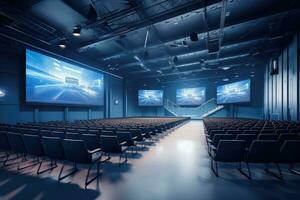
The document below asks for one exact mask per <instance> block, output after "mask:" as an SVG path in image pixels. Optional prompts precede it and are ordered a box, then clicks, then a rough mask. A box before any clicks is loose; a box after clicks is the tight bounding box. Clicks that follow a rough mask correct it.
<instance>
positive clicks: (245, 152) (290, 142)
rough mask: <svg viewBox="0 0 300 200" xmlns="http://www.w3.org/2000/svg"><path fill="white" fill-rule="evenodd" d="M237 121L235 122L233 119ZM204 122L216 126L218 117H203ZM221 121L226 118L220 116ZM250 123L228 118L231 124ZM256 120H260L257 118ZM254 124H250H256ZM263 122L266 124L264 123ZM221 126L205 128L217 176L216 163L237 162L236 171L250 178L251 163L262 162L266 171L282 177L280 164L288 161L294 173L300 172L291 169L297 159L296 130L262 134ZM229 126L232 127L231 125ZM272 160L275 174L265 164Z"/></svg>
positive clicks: (299, 148)
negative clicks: (221, 127) (244, 168)
mask: <svg viewBox="0 0 300 200" xmlns="http://www.w3.org/2000/svg"><path fill="white" fill-rule="evenodd" d="M235 120H236V121H237V122H234V121H235ZM207 121H209V124H210V127H216V125H217V124H218V118H213V119H205V120H204V122H205V123H204V125H205V128H206V125H207ZM220 121H221V123H222V122H224V121H227V120H226V119H220ZM241 121H242V123H245V124H249V123H250V122H252V120H250V122H249V123H247V120H245V119H230V125H232V124H233V123H237V124H238V123H240V122H241ZM257 123H260V122H259V120H258V122H257ZM257 123H254V124H253V126H256V125H257ZM264 124H265V123H264ZM223 128H224V129H225V130H224V129H223V130H220V129H217V130H215V129H213V128H212V129H207V128H206V131H205V133H206V134H205V136H206V141H207V144H208V153H209V155H210V157H211V168H212V170H213V172H214V173H215V175H216V176H219V173H218V162H224V163H227V162H229V163H232V162H237V163H239V165H238V169H239V171H240V172H241V173H242V174H243V175H245V176H247V177H248V178H249V179H251V171H250V163H261V164H265V165H266V168H265V171H266V172H268V173H271V174H273V175H274V176H276V177H277V178H280V179H283V176H282V173H281V168H280V165H279V164H282V163H283V164H289V170H290V171H291V172H293V173H295V174H299V172H298V171H297V170H295V169H294V164H295V163H298V162H300V136H299V134H297V133H287V132H280V131H278V132H277V133H275V134H274V133H261V132H258V131H257V130H244V131H240V130H230V129H227V130H226V128H228V127H226V126H224V124H223ZM230 128H232V126H231V127H230ZM242 163H245V164H246V166H247V168H248V173H245V172H244V170H242ZM270 163H274V164H275V166H276V168H277V170H278V173H274V172H272V171H270V170H269V168H268V165H269V164H270Z"/></svg>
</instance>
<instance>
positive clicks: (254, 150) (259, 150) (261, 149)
mask: <svg viewBox="0 0 300 200" xmlns="http://www.w3.org/2000/svg"><path fill="white" fill-rule="evenodd" d="M278 154H279V146H278V142H277V141H276V140H254V141H253V142H252V144H251V146H250V149H249V153H248V156H247V158H248V161H249V162H253V163H268V162H274V161H276V159H277V156H278Z"/></svg>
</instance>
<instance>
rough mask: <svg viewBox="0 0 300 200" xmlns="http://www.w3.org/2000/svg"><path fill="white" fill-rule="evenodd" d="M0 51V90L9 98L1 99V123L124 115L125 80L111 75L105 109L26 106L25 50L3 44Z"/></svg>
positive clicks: (108, 78) (107, 82) (107, 79)
mask: <svg viewBox="0 0 300 200" xmlns="http://www.w3.org/2000/svg"><path fill="white" fill-rule="evenodd" d="M1 48H2V50H1V52H0V89H1V90H4V91H5V92H6V96H5V97H2V98H1V97H0V122H5V123H17V122H33V121H36V122H39V121H50V120H70V121H72V120H77V119H99V118H104V117H122V116H123V92H122V91H123V79H119V78H116V77H112V76H109V75H106V76H105V79H106V84H107V90H109V92H108V95H109V96H108V98H107V99H108V100H107V101H106V103H105V106H101V107H91V108H88V107H64V106H34V105H26V104H25V100H24V89H25V86H24V68H25V64H24V55H23V54H24V49H22V48H21V49H10V48H11V47H9V46H7V47H6V46H5V47H3V46H2V44H1ZM3 49H4V50H3ZM5 49H7V50H5ZM114 100H119V103H118V104H114ZM105 113H107V114H105Z"/></svg>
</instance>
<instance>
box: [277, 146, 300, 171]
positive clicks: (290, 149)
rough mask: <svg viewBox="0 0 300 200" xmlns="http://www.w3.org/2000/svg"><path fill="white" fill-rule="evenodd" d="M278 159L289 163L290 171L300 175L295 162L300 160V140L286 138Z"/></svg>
mask: <svg viewBox="0 0 300 200" xmlns="http://www.w3.org/2000/svg"><path fill="white" fill-rule="evenodd" d="M277 161H278V162H279V163H283V164H289V171H290V172H292V173H294V174H297V175H300V172H299V171H298V170H296V169H294V164H296V163H299V162H300V140H285V141H284V143H283V145H282V146H281V148H280V153H279V156H278V158H277Z"/></svg>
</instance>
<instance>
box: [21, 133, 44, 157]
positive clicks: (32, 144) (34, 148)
mask: <svg viewBox="0 0 300 200" xmlns="http://www.w3.org/2000/svg"><path fill="white" fill-rule="evenodd" d="M23 141H24V144H25V148H26V151H27V153H29V154H32V155H35V156H44V155H45V154H44V150H43V146H42V143H41V140H40V137H39V136H37V135H27V134H24V135H23Z"/></svg>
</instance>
